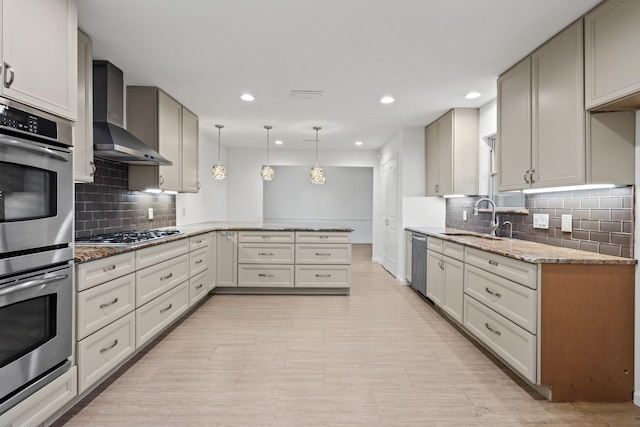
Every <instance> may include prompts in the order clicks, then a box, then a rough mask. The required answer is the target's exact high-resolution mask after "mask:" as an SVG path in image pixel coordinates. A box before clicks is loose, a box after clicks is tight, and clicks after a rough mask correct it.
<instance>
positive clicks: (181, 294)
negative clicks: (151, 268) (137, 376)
mask: <svg viewBox="0 0 640 427" xmlns="http://www.w3.org/2000/svg"><path fill="white" fill-rule="evenodd" d="M188 284H189V282H184V283H182V284H181V285H178V286H176V287H175V288H173V289H171V290H170V291H169V292H167V293H165V294H163V295H161V296H159V297H158V298H156V299H154V300H153V301H152V302H150V303H149V304H146V305H145V306H144V307H141V308H139V309H137V310H136V325H137V327H136V348H140V347H142V346H143V345H144V344H145V343H146V342H147V341H149V340H151V339H152V338H153V337H154V336H156V335H157V334H158V333H159V332H160V331H162V330H163V329H164V328H165V327H167V326H169V325H170V324H171V323H172V322H173V321H174V320H176V319H177V318H178V317H180V315H181V314H182V313H184V312H185V311H187V308H188V307H189V286H188Z"/></svg>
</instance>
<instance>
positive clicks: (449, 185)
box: [438, 110, 477, 195]
mask: <svg viewBox="0 0 640 427" xmlns="http://www.w3.org/2000/svg"><path fill="white" fill-rule="evenodd" d="M453 114H454V113H453V110H451V111H449V112H448V113H447V114H445V115H444V116H442V117H441V118H439V119H438V162H439V171H438V173H439V178H438V184H439V185H438V195H443V194H453V193H454V191H453V168H454V165H453V145H454V144H455V142H454V133H453ZM476 139H477V135H476ZM476 145H477V141H476ZM456 166H458V165H456Z"/></svg>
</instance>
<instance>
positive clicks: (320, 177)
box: [309, 165, 326, 184]
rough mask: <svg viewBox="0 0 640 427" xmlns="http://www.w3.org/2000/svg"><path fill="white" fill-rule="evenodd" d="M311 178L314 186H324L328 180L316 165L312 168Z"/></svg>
mask: <svg viewBox="0 0 640 427" xmlns="http://www.w3.org/2000/svg"><path fill="white" fill-rule="evenodd" d="M309 177H310V180H311V183H312V184H324V182H325V180H326V178H325V176H324V171H323V170H322V168H321V167H320V166H318V165H315V166H313V167H312V168H311V172H309Z"/></svg>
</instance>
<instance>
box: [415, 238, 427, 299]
mask: <svg viewBox="0 0 640 427" xmlns="http://www.w3.org/2000/svg"><path fill="white" fill-rule="evenodd" d="M411 238H412V243H411V286H412V287H413V288H414V289H415V290H417V291H418V292H420V293H421V294H422V295H424V296H427V238H426V236H423V235H422V234H416V233H413V235H412V236H411Z"/></svg>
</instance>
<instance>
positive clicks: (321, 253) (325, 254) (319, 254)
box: [316, 252, 331, 256]
mask: <svg viewBox="0 0 640 427" xmlns="http://www.w3.org/2000/svg"><path fill="white" fill-rule="evenodd" d="M316 256H331V252H316Z"/></svg>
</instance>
